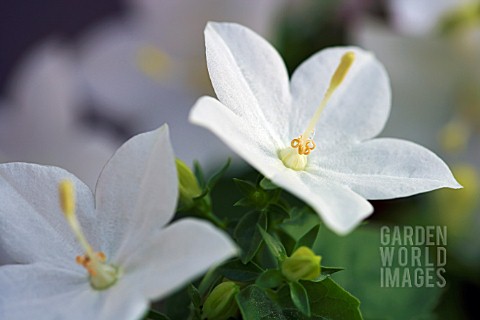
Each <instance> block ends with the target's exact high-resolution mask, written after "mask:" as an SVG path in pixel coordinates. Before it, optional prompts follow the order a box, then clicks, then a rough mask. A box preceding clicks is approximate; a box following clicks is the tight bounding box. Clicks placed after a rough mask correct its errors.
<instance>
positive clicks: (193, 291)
mask: <svg viewBox="0 0 480 320" xmlns="http://www.w3.org/2000/svg"><path fill="white" fill-rule="evenodd" d="M187 290H188V296H189V297H190V300H192V303H193V306H194V307H196V308H199V307H200V305H201V304H202V298H201V297H200V293H199V292H198V289H197V288H196V287H195V286H194V285H193V284H190V285H189V286H188V289H187Z"/></svg>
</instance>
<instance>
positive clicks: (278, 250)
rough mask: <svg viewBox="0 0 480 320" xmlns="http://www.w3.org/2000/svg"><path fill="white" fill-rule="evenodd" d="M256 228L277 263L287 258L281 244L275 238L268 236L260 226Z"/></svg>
mask: <svg viewBox="0 0 480 320" xmlns="http://www.w3.org/2000/svg"><path fill="white" fill-rule="evenodd" d="M257 228H258V230H259V231H260V234H261V235H262V237H263V240H264V241H265V244H266V245H267V247H268V248H269V249H270V252H272V254H273V255H274V256H275V257H276V258H277V259H278V260H279V261H283V260H285V258H286V257H287V252H286V251H285V248H284V246H283V244H282V243H281V242H280V241H278V240H277V239H276V238H275V237H273V236H272V235H270V234H269V233H268V232H266V231H265V230H264V229H263V228H262V227H261V226H260V225H257Z"/></svg>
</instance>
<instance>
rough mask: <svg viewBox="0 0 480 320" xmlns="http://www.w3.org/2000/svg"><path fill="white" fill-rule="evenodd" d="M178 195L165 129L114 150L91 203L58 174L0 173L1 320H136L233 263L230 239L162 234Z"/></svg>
mask: <svg viewBox="0 0 480 320" xmlns="http://www.w3.org/2000/svg"><path fill="white" fill-rule="evenodd" d="M69 181H70V182H69ZM59 185H60V188H59ZM73 186H74V187H75V189H76V198H77V201H76V211H77V215H75V212H74V211H75V210H74V208H75V202H74V199H73V194H72V190H71V188H72V187H73ZM177 188H178V184H177V175H176V169H175V164H174V156H173V152H172V149H171V145H170V142H169V139H168V129H167V127H166V126H163V127H161V128H160V129H157V130H156V131H152V132H149V133H145V134H141V135H138V136H136V137H134V138H132V139H130V140H129V141H128V142H126V143H125V144H124V145H123V146H122V147H121V148H120V149H118V151H117V152H116V153H115V155H114V156H113V157H112V158H111V160H110V161H109V162H108V163H107V165H106V166H105V168H104V170H103V171H102V173H101V175H100V177H99V179H98V183H97V188H96V192H95V198H94V196H93V195H92V192H91V191H90V189H89V188H88V187H87V186H86V185H85V184H83V183H82V182H81V181H80V180H78V179H77V178H76V177H75V176H73V175H72V174H70V173H68V172H67V171H65V170H62V169H59V168H56V167H48V166H39V165H34V164H26V163H9V164H3V165H0V201H1V203H2V206H1V208H0V246H1V247H3V249H4V250H5V251H7V253H8V254H9V255H10V256H11V257H12V258H13V260H15V261H16V262H17V263H18V264H11V265H5V266H2V267H0V318H1V319H29V318H32V319H33V318H34V319H138V318H140V317H141V316H142V315H143V314H144V312H145V311H146V310H147V308H148V302H149V300H151V299H157V298H160V297H164V296H165V295H167V294H169V293H171V292H172V290H174V289H176V288H178V287H179V286H181V285H183V284H185V283H186V282H187V281H189V280H191V279H192V278H194V277H196V276H198V275H199V274H201V273H202V272H204V271H205V270H206V269H207V268H209V267H210V266H212V264H216V263H219V262H221V261H222V260H224V259H226V258H228V257H230V256H231V255H233V254H234V253H235V251H236V249H235V247H234V245H233V244H232V242H231V241H230V240H229V239H228V237H227V236H226V235H224V234H223V233H222V232H220V231H218V230H216V229H215V228H214V227H212V226H211V225H210V224H208V223H206V222H202V221H199V220H195V219H182V220H180V221H178V222H175V223H173V224H171V225H169V226H165V225H166V224H167V223H168V222H169V221H170V220H171V218H172V217H173V214H174V210H175V206H176V201H177ZM59 189H60V200H61V201H60V204H61V206H60V204H59V200H58V199H59V192H58V190H59ZM60 207H62V209H63V211H64V213H65V217H66V218H67V221H68V222H69V223H68V224H67V223H66V221H65V218H64V217H63V215H62V212H61V208H60ZM76 216H78V220H77V218H76ZM69 225H70V227H71V228H70V227H69ZM162 227H163V228H162ZM81 229H83V230H84V234H82V232H81ZM72 231H73V232H72ZM75 236H77V239H78V241H75ZM87 241H88V242H87ZM79 243H80V244H82V245H79ZM93 250H95V252H92V251H93ZM82 253H85V254H86V255H85V256H80V257H77V262H76V259H75V256H78V255H79V254H80V255H81V254H82ZM104 257H105V258H106V260H104V259H103V258H104ZM88 260H90V261H88ZM77 263H80V264H82V265H83V266H85V268H87V270H88V273H87V270H85V269H84V268H83V267H82V266H80V265H78V264H77ZM89 273H90V276H89ZM89 279H90V281H89ZM95 288H97V289H95Z"/></svg>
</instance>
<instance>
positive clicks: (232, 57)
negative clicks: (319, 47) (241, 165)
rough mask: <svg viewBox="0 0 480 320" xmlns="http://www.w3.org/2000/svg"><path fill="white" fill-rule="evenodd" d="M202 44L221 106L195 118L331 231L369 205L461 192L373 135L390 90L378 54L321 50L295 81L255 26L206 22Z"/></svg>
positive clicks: (428, 165)
mask: <svg viewBox="0 0 480 320" xmlns="http://www.w3.org/2000/svg"><path fill="white" fill-rule="evenodd" d="M205 38H206V40H205V41H206V48H207V64H208V70H209V74H210V78H211V80H212V84H213V87H214V89H215V93H216V95H217V97H218V99H219V100H220V101H218V100H216V99H213V98H211V97H203V98H201V99H200V100H199V101H198V102H197V104H196V105H195V106H194V107H193V109H192V111H191V114H190V119H191V121H192V122H193V123H196V124H199V125H201V126H204V127H206V128H208V129H210V130H211V131H212V132H213V133H215V134H216V135H217V136H218V137H219V138H220V139H222V141H223V142H224V143H226V144H227V145H228V146H229V147H230V148H232V149H233V150H234V151H235V152H237V153H238V154H239V155H240V156H241V157H243V158H244V159H245V160H246V161H247V162H248V163H250V164H251V165H252V166H253V167H255V168H256V169H257V170H258V171H260V172H261V173H262V174H264V175H265V176H266V177H267V178H269V179H271V180H272V181H273V182H274V183H275V184H277V185H278V186H280V187H282V188H284V189H285V190H288V191H289V192H291V193H292V194H294V195H296V196H297V197H299V198H301V199H302V200H304V201H305V202H306V203H308V204H309V205H311V206H312V207H313V208H314V209H315V211H317V212H318V214H320V215H321V216H322V218H323V220H324V222H325V223H326V224H327V225H328V226H329V227H330V228H332V229H333V230H334V231H336V232H338V233H346V232H349V231H350V230H351V229H352V228H354V227H355V226H356V225H357V224H358V223H359V222H360V221H361V220H362V219H364V218H365V217H367V216H368V215H370V214H371V213H372V211H373V208H372V206H371V205H370V203H369V202H368V201H367V200H366V199H372V200H373V199H390V198H396V197H405V196H410V195H413V194H417V193H420V192H425V191H430V190H434V189H438V188H442V187H450V188H460V187H461V186H460V185H459V184H458V183H457V182H456V181H455V179H454V177H453V176H452V173H451V172H450V170H449V169H448V167H447V165H446V164H445V163H444V162H443V161H442V160H441V159H440V158H438V157H437V156H436V155H435V154H434V153H432V152H431V151H429V150H428V149H425V148H423V147H421V146H419V145H417V144H415V143H412V142H409V141H405V140H399V139H391V138H382V139H372V138H373V137H375V136H376V135H377V134H378V133H380V131H381V130H382V129H383V126H384V125H385V122H386V120H387V118H388V115H389V111H390V86H389V81H388V76H387V73H386V72H385V70H384V68H383V66H382V65H381V64H380V63H379V62H378V61H377V60H376V59H375V57H374V56H373V55H372V54H371V53H368V52H365V51H363V50H361V49H358V48H355V47H351V48H332V49H326V50H323V51H321V52H319V53H317V54H315V55H313V56H312V57H311V58H309V59H308V60H306V61H305V62H304V63H303V64H301V65H300V66H299V67H298V69H297V70H296V71H295V72H294V73H293V75H292V79H291V81H290V83H289V79H288V75H287V71H286V68H285V65H284V63H283V61H282V59H281V57H280V56H279V55H278V53H277V52H276V50H275V49H274V48H273V47H272V46H271V45H270V44H269V43H268V42H266V41H265V40H264V39H262V38H261V37H259V36H258V35H257V34H255V33H254V32H252V31H251V30H249V29H247V28H245V27H243V26H240V25H237V24H230V23H209V24H208V25H207V28H206V29H205ZM327 103H328V105H327ZM297 137H298V138H297Z"/></svg>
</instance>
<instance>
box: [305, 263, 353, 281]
mask: <svg viewBox="0 0 480 320" xmlns="http://www.w3.org/2000/svg"><path fill="white" fill-rule="evenodd" d="M342 270H345V269H344V268H337V267H324V266H322V267H321V273H320V275H319V276H318V278H316V279H313V280H311V281H313V282H320V281H323V280H325V279H327V278H328V277H330V275H332V274H334V273H336V272H339V271H342Z"/></svg>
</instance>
